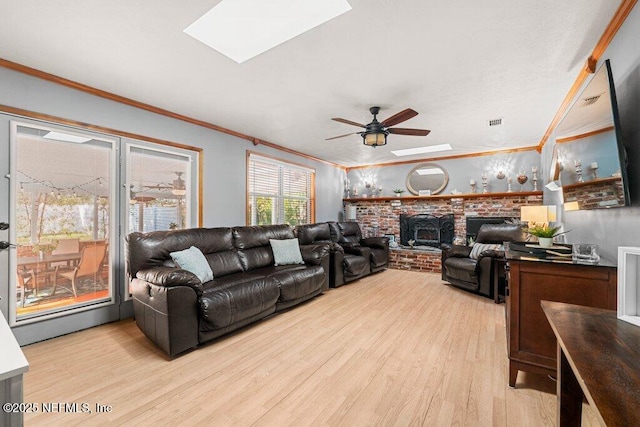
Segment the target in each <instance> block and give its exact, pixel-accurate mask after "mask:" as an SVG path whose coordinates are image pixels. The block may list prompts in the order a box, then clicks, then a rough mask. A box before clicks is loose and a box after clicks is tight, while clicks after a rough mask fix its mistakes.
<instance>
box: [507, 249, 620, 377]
mask: <svg viewBox="0 0 640 427" xmlns="http://www.w3.org/2000/svg"><path fill="white" fill-rule="evenodd" d="M505 256H506V258H507V267H508V272H507V289H506V291H505V294H506V295H505V299H506V317H507V319H506V324H507V347H508V354H509V386H511V387H515V384H516V379H517V376H518V371H527V372H532V373H537V374H543V375H556V364H557V354H556V352H557V349H556V339H555V337H554V335H553V331H552V330H551V327H550V326H549V323H548V322H547V319H546V317H545V315H544V312H543V311H542V308H541V307H540V302H541V301H542V300H547V301H558V302H564V303H569V304H578V305H583V306H589V307H598V308H605V309H609V310H614V309H615V308H616V306H617V269H616V266H615V264H613V263H609V262H607V261H606V260H601V261H600V263H599V264H596V265H594V264H578V263H573V262H572V261H571V257H568V259H567V258H562V257H553V256H551V257H546V256H544V255H537V256H536V255H533V254H528V253H525V252H520V251H514V250H512V248H511V247H510V245H509V244H508V243H507V244H505Z"/></svg>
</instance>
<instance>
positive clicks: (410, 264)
mask: <svg viewBox="0 0 640 427" xmlns="http://www.w3.org/2000/svg"><path fill="white" fill-rule="evenodd" d="M398 201H399V203H398ZM346 203H348V204H351V205H355V206H356V211H357V214H356V219H357V221H358V223H359V224H360V227H361V229H362V233H363V235H364V236H365V237H367V236H372V235H375V234H377V235H379V236H381V235H383V234H393V235H395V236H396V240H399V238H400V214H406V215H417V214H431V215H435V216H442V215H446V214H451V213H452V214H453V215H454V221H455V235H456V236H462V237H463V238H464V236H465V235H466V232H467V224H466V217H467V216H507V217H518V218H519V217H520V206H523V205H542V194H534V195H532V194H518V193H510V194H508V195H496V196H484V195H483V196H478V197H473V196H469V195H465V197H464V198H455V197H454V198H434V199H430V198H411V199H409V198H406V199H402V198H400V199H389V198H381V199H376V198H371V199H351V200H349V201H347V202H346ZM440 257H441V255H440V253H439V252H438V251H434V252H426V251H420V250H409V249H396V250H392V251H391V253H390V268H395V269H399V270H414V271H425V272H433V273H439V272H440V271H441V265H440Z"/></svg>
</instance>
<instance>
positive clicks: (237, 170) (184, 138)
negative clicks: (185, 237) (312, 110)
mask: <svg viewBox="0 0 640 427" xmlns="http://www.w3.org/2000/svg"><path fill="white" fill-rule="evenodd" d="M220 102H224V101H220ZM0 104H3V105H7V106H10V107H15V108H21V109H25V110H29V111H34V112H37V113H42V114H48V115H52V116H56V117H60V118H63V119H68V120H73V121H77V122H82V123H88V124H92V125H98V126H102V127H106V128H111V129H114V130H118V131H124V132H129V133H134V134H138V135H143V136H147V137H153V138H158V139H162V140H166V141H171V142H176V143H181V144H187V145H191V146H195V147H201V148H203V149H204V151H203V160H204V162H203V164H204V168H203V169H204V177H203V186H204V198H203V200H202V204H203V213H204V215H203V225H204V226H205V227H219V226H234V225H243V224H244V223H245V221H246V207H245V205H246V196H245V193H246V182H245V181H246V152H247V150H251V151H255V152H260V153H263V154H267V155H270V156H273V157H277V158H281V159H284V160H289V161H293V162H295V163H299V164H303V165H305V166H308V167H311V168H314V169H315V170H316V220H317V221H329V220H338V219H339V218H340V217H341V216H342V214H341V212H342V183H343V181H344V179H345V176H346V173H345V171H344V170H343V169H341V168H337V167H333V166H331V165H327V164H325V163H322V162H317V161H312V160H309V159H306V158H303V157H299V156H295V155H291V154H288V153H285V152H282V151H279V150H276V149H273V148H270V147H266V146H261V145H258V146H254V145H253V144H252V143H251V142H250V141H247V140H244V139H241V138H237V137H234V136H231V135H227V134H224V133H220V132H217V131H214V130H211V129H207V128H203V127H200V126H196V125H193V124H189V123H186V122H183V121H180V120H176V119H171V118H168V117H165V116H161V115H158V114H154V113H151V112H148V111H144V110H140V109H137V108H134V107H130V106H127V105H124V104H120V103H117V102H114V101H110V100H107V99H103V98H100V97H97V96H93V95H90V94H88V93H85V92H81V91H77V90H74V89H70V88H67V87H64V86H61V85H57V84H54V83H51V82H48V81H44V80H41V79H37V78H35V77H31V76H28V75H25V74H21V73H18V72H15V71H12V70H8V69H5V68H1V67H0ZM238 131H242V130H241V129H238ZM274 142H276V143H277V141H274ZM8 155H9V118H7V117H6V116H4V117H0V172H2V173H1V175H0V176H4V175H5V174H6V173H8V171H9V160H8V157H9V156H8ZM8 200H9V184H8V180H6V179H2V180H0V221H7V220H8V216H9V207H8ZM7 237H8V232H6V231H2V232H0V240H6V239H7ZM7 253H8V251H0V311H2V312H4V313H5V315H6V314H8V298H9V295H8V280H9V272H8V257H7V255H5V254H7ZM121 261H122V260H121ZM115 269H116V272H117V276H120V277H122V278H124V265H123V263H122V262H120V263H118V265H116V266H115ZM123 286H124V285H122V287H123ZM130 316H132V308H131V303H130V301H127V302H123V303H121V304H120V305H119V306H118V305H116V306H108V307H106V308H104V309H96V310H90V311H85V312H82V313H79V314H75V315H73V319H72V320H70V317H67V316H65V317H59V318H56V319H53V320H50V321H47V322H46V324H45V325H44V326H43V325H42V324H29V325H23V326H20V327H16V328H14V333H15V334H16V337H17V338H18V340H19V342H20V344H28V343H31V342H36V341H39V340H42V339H46V338H51V337H53V336H58V335H62V334H65V333H70V332H74V331H76V330H80V329H84V328H87V327H90V326H95V325H98V324H101V323H105V322H109V321H113V320H117V319H118V318H126V317H130Z"/></svg>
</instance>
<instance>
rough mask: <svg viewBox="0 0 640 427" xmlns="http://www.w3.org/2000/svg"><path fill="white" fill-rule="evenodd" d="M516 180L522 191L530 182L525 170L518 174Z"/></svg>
mask: <svg viewBox="0 0 640 427" xmlns="http://www.w3.org/2000/svg"><path fill="white" fill-rule="evenodd" d="M516 179H517V180H518V184H520V191H524V184H526V182H527V181H529V177H528V176H527V174H526V172H525V171H524V169H520V172H518V176H517V177H516Z"/></svg>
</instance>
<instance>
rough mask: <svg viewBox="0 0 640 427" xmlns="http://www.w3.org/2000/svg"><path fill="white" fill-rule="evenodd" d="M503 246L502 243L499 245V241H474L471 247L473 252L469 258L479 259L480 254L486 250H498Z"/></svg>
mask: <svg viewBox="0 0 640 427" xmlns="http://www.w3.org/2000/svg"><path fill="white" fill-rule="evenodd" d="M501 247H502V245H498V244H497V243H474V244H473V246H472V247H471V253H469V258H473V259H478V258H480V254H481V253H482V252H484V251H497V250H499V249H500V248H501Z"/></svg>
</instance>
